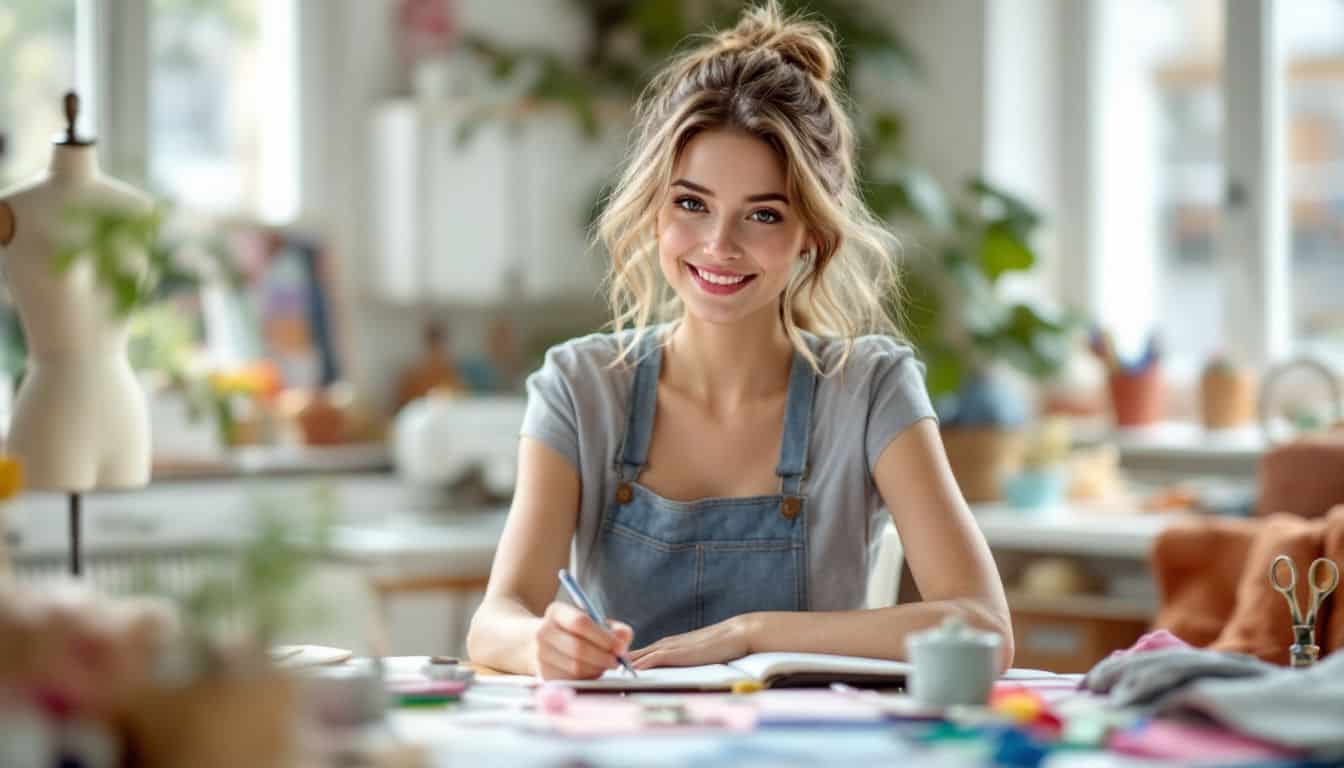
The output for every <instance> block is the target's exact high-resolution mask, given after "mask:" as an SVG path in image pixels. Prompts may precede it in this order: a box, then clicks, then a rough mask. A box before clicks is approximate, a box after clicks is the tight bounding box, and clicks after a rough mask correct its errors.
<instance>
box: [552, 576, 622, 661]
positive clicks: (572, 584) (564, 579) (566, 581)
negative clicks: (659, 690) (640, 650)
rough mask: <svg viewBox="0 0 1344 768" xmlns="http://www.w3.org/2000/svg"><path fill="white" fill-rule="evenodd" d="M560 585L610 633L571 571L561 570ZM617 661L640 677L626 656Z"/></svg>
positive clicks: (589, 615)
mask: <svg viewBox="0 0 1344 768" xmlns="http://www.w3.org/2000/svg"><path fill="white" fill-rule="evenodd" d="M560 583H561V584H563V585H565V591H566V592H568V593H569V596H570V597H572V598H574V602H576V603H578V604H579V608H581V609H583V610H584V611H585V612H586V613H587V614H588V618H590V619H592V620H593V621H594V622H595V623H596V624H597V626H599V627H601V628H602V629H605V630H608V631H610V629H611V627H609V626H607V620H606V618H605V617H604V616H603V615H602V613H601V611H599V610H597V606H596V605H593V602H592V601H591V600H589V599H588V596H587V595H585V594H584V593H583V590H582V589H580V588H579V582H577V581H575V580H574V577H573V576H570V575H569V571H567V570H565V569H564V568H561V569H560ZM616 660H617V661H619V662H621V666H622V667H625V671H626V672H629V673H630V676H631V677H639V673H638V672H635V668H634V667H632V666H630V662H629V661H626V659H625V654H619V655H617V656H616Z"/></svg>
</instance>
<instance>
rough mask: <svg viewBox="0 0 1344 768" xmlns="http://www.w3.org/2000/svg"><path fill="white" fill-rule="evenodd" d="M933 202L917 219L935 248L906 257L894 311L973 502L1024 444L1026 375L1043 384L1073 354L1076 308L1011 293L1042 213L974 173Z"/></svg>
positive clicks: (1025, 266) (991, 492)
mask: <svg viewBox="0 0 1344 768" xmlns="http://www.w3.org/2000/svg"><path fill="white" fill-rule="evenodd" d="M924 194H925V195H926V199H927V201H928V202H926V203H925V205H926V206H927V207H929V208H930V210H935V211H937V210H943V211H947V213H944V214H936V215H932V216H924V217H922V218H921V219H920V220H919V221H918V222H916V223H917V225H919V226H920V227H921V231H922V232H923V240H924V241H925V242H926V243H928V244H929V247H925V248H923V249H922V252H921V253H919V254H916V255H915V256H914V257H913V258H911V259H910V260H909V261H908V262H907V266H906V269H905V273H904V275H903V281H902V288H903V292H902V294H901V295H900V296H897V297H893V304H894V306H893V310H892V311H893V313H895V314H897V315H898V316H900V317H901V318H902V319H903V320H904V323H903V327H904V328H905V330H906V333H907V334H908V336H909V339H910V341H911V343H912V344H914V346H915V348H916V349H918V350H919V353H920V357H921V358H922V359H923V360H924V362H925V364H926V365H927V366H928V376H927V381H928V388H929V394H930V396H931V397H932V398H933V399H934V403H935V407H936V408H937V410H938V414H939V419H940V422H941V426H942V435H943V443H944V445H945V447H946V449H947V455H948V460H949V462H950V463H951V465H952V472H953V474H954V475H955V476H956V478H957V482H958V484H959V485H960V486H961V490H962V493H963V495H964V496H965V497H966V499H967V500H968V501H971V502H977V501H988V500H992V499H996V498H998V496H999V484H1000V483H1001V482H1002V480H1003V478H1005V477H1006V476H1008V475H1010V474H1011V473H1013V472H1015V471H1016V470H1017V468H1018V467H1019V465H1020V462H1021V458H1022V451H1023V442H1022V435H1021V430H1022V427H1023V425H1024V424H1025V423H1026V422H1027V420H1028V418H1029V414H1030V411H1031V406H1030V403H1029V402H1028V394H1027V392H1026V388H1025V386H1023V382H1021V381H1015V380H1014V376H1013V375H1011V374H1010V373H1009V372H1010V371H1015V372H1016V374H1017V375H1018V377H1021V376H1025V377H1026V378H1027V379H1028V380H1030V381H1033V382H1036V383H1040V382H1042V381H1044V380H1046V379H1048V378H1049V377H1051V376H1053V375H1054V374H1055V373H1057V372H1058V371H1059V370H1060V369H1061V368H1062V367H1063V366H1064V364H1065V362H1066V361H1067V360H1068V357H1069V355H1070V353H1071V349H1072V347H1073V346H1074V345H1073V341H1074V338H1075V336H1076V332H1077V331H1078V330H1079V329H1081V327H1082V326H1083V322H1082V318H1081V316H1080V315H1078V314H1077V313H1075V312H1072V311H1070V312H1063V313H1053V312H1051V311H1049V310H1047V309H1045V308H1043V307H1041V306H1038V305H1036V304H1033V303H1032V302H1029V301H1023V300H1015V299H1012V298H1009V297H1008V296H1007V294H1006V292H1005V291H1004V289H1003V285H1002V283H1003V282H1004V278H1005V276H1008V275H1012V274H1014V273H1023V272H1027V271H1029V270H1031V269H1032V268H1033V267H1034V266H1035V265H1036V263H1037V255H1036V251H1035V248H1034V246H1033V240H1034V236H1035V234H1036V232H1037V230H1038V229H1039V228H1040V226H1041V215H1040V214H1039V213H1038V212H1037V211H1035V210H1034V209H1033V208H1032V207H1031V206H1030V205H1028V204H1027V203H1026V202H1025V201H1023V200H1021V199H1019V198H1018V197H1016V196H1014V195H1012V194H1010V193H1008V192H1005V191H1003V190H1001V189H999V188H997V187H995V186H994V185H992V184H990V183H988V182H987V181H985V180H983V179H972V180H970V181H968V182H967V183H966V184H965V185H964V188H963V189H962V194H961V196H960V198H959V200H958V201H957V202H956V203H955V204H952V205H949V204H947V203H946V202H944V201H943V199H942V196H941V192H940V191H939V190H937V189H936V188H934V189H928V190H926V191H925V193H924Z"/></svg>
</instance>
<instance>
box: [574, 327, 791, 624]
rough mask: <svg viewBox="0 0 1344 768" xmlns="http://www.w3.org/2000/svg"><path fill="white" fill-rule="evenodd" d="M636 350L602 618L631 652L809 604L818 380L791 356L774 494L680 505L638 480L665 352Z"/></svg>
mask: <svg viewBox="0 0 1344 768" xmlns="http://www.w3.org/2000/svg"><path fill="white" fill-rule="evenodd" d="M656 337H657V334H656V333H652V332H651V333H649V334H648V335H647V336H646V337H645V339H644V341H643V343H642V344H641V349H640V361H639V363H638V367H637V368H636V370H635V377H634V384H633V388H632V392H631V397H630V411H629V413H628V414H627V424H626V431H625V438H624V440H623V441H622V448H621V450H620V454H619V455H618V456H617V457H616V462H617V464H616V471H617V473H618V476H619V481H618V484H617V487H616V492H615V498H614V499H613V500H612V502H611V503H610V504H609V506H608V507H607V508H606V511H605V513H604V515H603V518H602V525H601V529H600V531H599V533H598V545H597V558H596V565H597V579H596V581H597V584H598V586H599V589H598V592H599V594H600V595H601V599H602V601H603V602H604V604H605V607H606V610H607V615H608V616H610V617H612V618H614V619H619V620H621V621H624V622H627V623H629V624H630V625H631V626H632V627H633V628H634V630H635V639H634V647H640V646H644V645H648V644H649V643H652V642H654V641H656V640H658V639H660V638H663V637H666V636H668V635H674V634H679V633H682V632H689V631H691V630H694V629H698V628H700V627H704V626H708V625H710V624H714V623H716V622H719V621H723V620H724V619H727V618H730V617H732V616H736V615H738V614H741V613H748V612H752V611H800V610H805V609H806V608H807V516H808V514H809V512H808V503H807V499H806V498H804V497H803V494H802V484H803V475H804V472H805V470H806V468H807V443H808V437H809V436H810V434H811V431H812V399H813V394H814V393H815V392H816V386H817V377H816V372H815V371H813V370H812V366H811V365H809V364H808V362H807V360H806V359H805V358H804V357H803V356H802V355H799V354H797V353H796V352H795V353H794V356H793V365H792V370H791V371H790V373H789V391H788V401H787V403H786V405H785V416H784V436H783V439H782V441H781V443H780V447H779V465H778V466H777V467H776V469H775V474H777V475H779V481H780V493H779V494H775V495H768V496H747V497H743V498H711V499H701V500H699V501H691V502H682V501H672V500H670V499H664V498H662V497H661V496H659V495H657V494H656V493H654V492H652V491H650V490H649V489H648V488H645V487H644V486H642V485H640V484H639V482H638V478H639V473H640V472H641V471H642V470H643V468H644V464H645V462H646V461H647V459H648V452H649V441H650V439H651V438H652V436H653V418H654V412H655V411H656V409H657V401H658V371H659V368H660V367H661V365H662V347H661V345H660V344H659V343H658V341H657V338H656Z"/></svg>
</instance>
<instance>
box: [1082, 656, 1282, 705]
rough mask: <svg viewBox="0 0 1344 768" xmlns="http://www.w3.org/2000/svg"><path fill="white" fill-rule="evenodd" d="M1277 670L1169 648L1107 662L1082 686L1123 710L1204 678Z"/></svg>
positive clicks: (1254, 661)
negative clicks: (1105, 695) (1102, 695)
mask: <svg viewBox="0 0 1344 768" xmlns="http://www.w3.org/2000/svg"><path fill="white" fill-rule="evenodd" d="M1276 669H1277V667H1275V666H1274V665H1273V664H1268V663H1266V662H1264V661H1261V660H1260V659H1257V658H1255V657H1254V656H1247V655H1245V654H1241V653H1219V652H1217V651H1209V650H1205V649H1202V648H1166V649H1163V650H1157V651H1148V652H1146V653H1131V654H1126V655H1123V656H1110V657H1108V658H1106V659H1103V660H1102V661H1101V662H1100V663H1098V664H1097V665H1096V666H1095V667H1093V668H1092V669H1091V671H1089V672H1088V673H1087V675H1085V676H1084V677H1083V682H1082V683H1081V685H1080V687H1082V688H1083V689H1085V690H1089V691H1092V692H1093V693H1105V694H1109V695H1110V699H1111V703H1113V704H1116V705H1118V706H1123V707H1142V706H1149V705H1152V704H1156V703H1157V702H1158V701H1160V700H1161V699H1162V697H1164V696H1166V695H1168V694H1170V693H1172V692H1174V691H1176V690H1177V689H1179V688H1181V687H1182V686H1185V685H1188V684H1190V683H1191V682H1193V681H1195V680H1201V679H1204V678H1246V677H1261V676H1264V675H1267V674H1269V673H1270V672H1273V671H1275V670H1276Z"/></svg>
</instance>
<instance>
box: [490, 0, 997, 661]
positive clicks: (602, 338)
mask: <svg viewBox="0 0 1344 768" xmlns="http://www.w3.org/2000/svg"><path fill="white" fill-rule="evenodd" d="M835 66H836V52H835V49H834V46H833V44H832V42H831V37H830V35H829V33H828V31H827V30H825V29H824V28H823V27H820V26H819V25H817V24H814V23H811V22H808V21H804V20H799V19H787V18H784V17H783V16H782V15H781V13H780V11H779V9H778V8H777V6H775V5H774V4H773V3H771V4H770V5H767V6H765V7H762V8H757V9H755V10H751V11H748V12H747V13H746V14H745V15H744V16H743V18H742V19H741V21H740V22H739V23H738V25H737V26H736V28H734V29H732V30H730V31H727V32H724V33H721V34H719V35H717V36H716V37H713V38H712V39H710V40H709V41H708V42H706V43H705V44H704V45H703V46H701V47H700V48H697V49H695V50H693V51H690V52H689V53H686V54H684V55H683V56H681V57H680V58H678V59H676V60H674V61H673V62H671V64H670V65H669V66H668V67H667V68H666V69H665V70H664V71H663V72H662V73H661V74H660V75H659V76H658V77H657V78H656V79H655V80H654V82H653V83H652V84H651V85H650V87H649V89H648V90H647V92H646V94H645V96H644V98H643V100H642V103H641V106H640V109H639V112H638V114H637V119H638V128H637V140H636V145H635V147H634V151H633V153H632V155H631V157H630V158H629V161H628V165H627V166H626V168H625V170H624V173H623V175H622V178H621V180H620V183H619V185H618V187H617V188H616V190H615V191H614V193H613V195H612V198H611V200H610V202H609V205H608V207H607V208H606V211H605V213H604V214H603V216H602V219H601V221H600V222H599V225H598V235H599V239H600V240H601V243H602V245H603V246H605V248H606V249H607V251H608V253H610V255H611V259H612V263H611V272H610V283H611V302H612V306H613V309H614V312H615V327H616V332H615V333H613V334H605V335H592V336H588V337H585V338H581V339H576V340H573V341H570V342H568V343H565V344H562V345H560V346H558V347H556V348H554V349H552V350H551V351H550V352H549V353H548V354H547V356H546V362H545V364H544V366H543V367H542V368H541V370H539V371H538V372H537V373H535V374H533V376H532V377H531V378H530V379H529V381H528V396H529V401H528V409H527V414H526V417H525V420H524V426H523V430H522V434H523V437H522V441H521V445H520V448H519V476H518V485H517V489H516V492H515V496H514V500H513V507H512V510H511V512H510V514H509V520H508V524H507V526H506V527H505V530H504V534H503V538H502V539H501V541H500V546H499V549H498V552H497V554H496V556H495V561H494V567H493V570H492V571H491V575H490V585H489V588H488V589H487V592H486V597H485V600H484V602H483V603H482V604H481V607H480V609H479V610H478V611H477V612H476V615H475V617H474V618H473V620H472V625H471V631H470V634H469V636H468V647H469V650H470V653H471V657H472V659H473V660H474V661H476V662H478V663H481V664H485V665H487V666H490V667H495V668H499V669H503V670H510V671H515V672H525V673H531V674H537V675H540V676H542V677H545V678H589V677H596V676H599V675H601V674H602V673H603V671H605V670H607V669H612V668H614V667H615V666H616V665H617V663H618V662H617V654H624V653H625V652H626V651H627V650H628V649H630V648H632V647H633V648H635V649H637V650H634V652H633V653H632V654H631V655H630V659H631V660H632V661H633V664H634V666H635V667H636V668H637V669H639V668H649V667H656V666H686V665H693V664H710V663H716V662H721V661H727V660H731V659H735V658H738V657H740V656H743V655H745V654H747V653H752V652H758V651H786V650H787V651H813V652H820V653H836V654H847V655H858V656H870V657H884V658H900V657H902V656H903V655H904V638H905V636H906V634H908V633H910V632H912V631H915V630H919V629H922V628H926V627H929V626H931V625H935V624H938V623H940V622H941V621H942V620H943V618H944V617H947V616H949V615H953V614H956V615H960V616H962V617H963V618H964V619H965V620H967V621H968V622H969V623H971V624H973V625H976V626H979V627H981V628H985V629H989V630H992V631H994V632H997V633H999V634H1000V635H1001V636H1002V638H1003V648H1004V653H1003V655H1002V659H1001V663H1002V664H1003V666H1005V667H1006V666H1007V665H1008V664H1009V663H1010V662H1011V659H1012V632H1011V627H1010V622H1009V616H1008V607H1007V603H1006V601H1005V599H1004V594H1003V587H1002V584H1001V583H1000V581H999V577H998V572H997V570H996V569H995V566H994V562H993V560H992V558H991V557H990V553H989V550H988V547H987V546H986V544H985V542H984V539H983V538H982V537H981V535H980V532H979V530H978V528H977V527H976V525H975V522H974V520H973V519H972V517H971V515H970V512H969V510H968V509H967V506H966V503H965V501H964V500H963V499H962V497H961V495H960V493H959V492H958V490H957V486H956V484H955V482H954V481H953V478H952V475H951V473H950V471H949V469H948V466H947V461H946V458H945V456H944V453H943V448H942V444H941V442H940V440H939V437H938V429H937V426H936V422H935V419H934V412H933V409H932V407H931V405H930V402H929V397H928V393H927V390H926V389H925V387H924V381H923V369H922V367H921V365H920V364H919V363H918V362H917V360H916V359H915V357H914V355H913V353H912V351H911V349H910V348H909V347H907V346H904V345H902V344H900V343H898V342H897V341H895V340H894V339H893V335H894V332H895V329H894V328H893V327H892V326H891V323H890V321H889V320H888V319H887V317H886V315H885V313H884V312H883V307H882V302H883V299H884V297H886V296H889V295H891V290H892V289H893V288H894V285H893V283H892V281H893V274H892V268H891V266H890V264H891V248H890V243H889V240H888V237H887V235H886V234H885V232H884V230H883V229H882V227H881V226H880V225H879V224H877V222H876V221H875V220H874V219H873V218H872V216H871V215H870V214H869V213H868V212H867V210H866V209H865V208H864V206H863V203H862V201H861V200H860V198H859V196H858V193H857V191H856V190H857V185H856V179H855V170H854V159H853V155H854V136H853V130H852V128H851V125H850V122H849V119H848V117H847V116H846V114H845V112H844V110H843V108H842V106H841V103H840V99H839V97H838V94H837V93H836V92H835V88H834V86H833V85H832V77H833V75H834V73H835ZM660 316H661V319H664V320H667V321H668V322H666V323H665V324H662V325H654V324H652V321H653V320H654V319H655V318H656V317H660ZM865 334H875V335H865ZM884 509H885V510H889V511H890V515H891V519H892V520H894V522H895V525H896V528H897V529H898V532H899V534H900V538H901V540H902V543H903V548H904V550H905V552H906V558H907V560H908V562H909V563H910V569H911V571H912V573H913V575H914V577H915V580H916V581H917V583H918V586H919V589H920V592H921V595H922V597H923V602H920V603H918V604H911V605H900V606H895V607H888V608H881V609H870V610H862V604H863V598H864V594H865V585H866V578H867V568H868V564H869V562H870V555H871V553H872V550H873V549H874V545H875V541H876V538H877V537H876V534H877V533H878V532H879V531H880V530H881V527H882V525H883V524H884V522H885V520H884V517H885V515H886V514H887V513H886V512H885V511H884ZM571 564H572V568H573V570H574V572H575V575H576V576H577V578H578V580H579V582H580V583H581V584H582V586H583V588H584V589H585V591H587V592H588V594H589V596H590V597H592V598H593V599H594V600H595V601H596V602H598V603H599V604H600V605H601V606H603V608H604V609H605V612H606V614H607V615H608V617H609V618H611V619H612V620H613V621H612V629H611V630H610V631H606V630H604V629H602V628H601V627H599V626H597V625H595V624H594V622H592V621H590V620H589V618H588V617H587V615H586V614H584V613H583V612H582V611H580V610H579V609H577V608H575V607H574V606H573V605H572V604H570V603H569V602H566V601H559V600H557V579H556V573H557V571H558V570H559V569H560V568H562V567H566V566H570V565H571Z"/></svg>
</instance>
